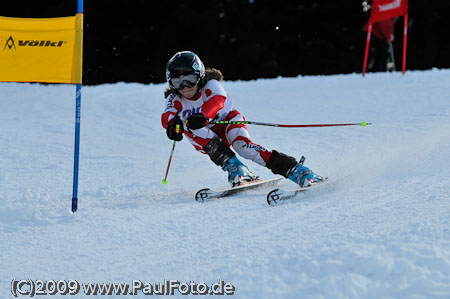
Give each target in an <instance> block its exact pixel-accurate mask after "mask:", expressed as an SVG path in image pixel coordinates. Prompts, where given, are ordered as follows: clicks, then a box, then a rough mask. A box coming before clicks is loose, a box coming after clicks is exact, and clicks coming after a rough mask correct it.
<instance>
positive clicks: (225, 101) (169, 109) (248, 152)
mask: <svg viewBox="0 0 450 299" xmlns="http://www.w3.org/2000/svg"><path fill="white" fill-rule="evenodd" d="M199 112H202V113H203V114H204V115H205V116H206V117H207V118H208V119H209V120H214V121H222V120H226V121H243V120H245V118H244V117H243V116H242V115H241V114H240V113H239V111H237V110H234V109H233V105H232V100H231V98H230V97H229V96H228V94H227V93H226V91H225V89H224V88H223V86H222V84H221V83H220V82H219V81H217V80H215V79H212V80H209V81H208V82H207V83H206V84H205V86H204V87H203V88H201V89H200V90H199V91H198V92H197V95H196V96H195V97H194V98H193V99H187V98H185V97H183V96H182V95H176V94H170V95H169V96H168V97H167V99H166V108H165V110H164V112H163V114H162V116H161V123H162V126H163V127H164V128H167V123H168V122H169V121H170V120H171V119H172V118H173V117H174V116H175V115H176V114H178V115H179V116H180V118H181V120H182V121H183V124H184V136H186V137H187V139H188V140H189V141H190V142H191V143H192V145H193V146H194V147H195V149H196V150H197V151H199V152H202V153H204V154H206V153H205V152H204V151H203V150H202V149H203V147H204V146H205V145H206V144H207V143H208V142H209V141H210V140H211V139H212V138H213V137H215V136H218V137H220V138H221V139H222V140H223V141H224V142H226V143H227V144H228V145H229V146H230V145H231V146H232V147H233V149H234V150H235V151H236V152H237V153H238V154H239V155H240V156H242V157H243V158H245V159H249V160H252V161H254V162H256V163H258V164H259V165H261V166H266V162H267V161H268V160H269V158H270V155H271V154H272V151H271V150H268V149H266V148H265V147H263V146H261V145H258V144H255V143H253V142H252V141H251V140H250V136H249V134H248V131H247V127H246V126H245V125H243V124H238V125H220V124H219V125H207V126H205V127H203V128H200V129H197V130H189V129H188V128H187V127H186V120H187V118H188V117H189V116H190V115H191V114H193V113H199Z"/></svg>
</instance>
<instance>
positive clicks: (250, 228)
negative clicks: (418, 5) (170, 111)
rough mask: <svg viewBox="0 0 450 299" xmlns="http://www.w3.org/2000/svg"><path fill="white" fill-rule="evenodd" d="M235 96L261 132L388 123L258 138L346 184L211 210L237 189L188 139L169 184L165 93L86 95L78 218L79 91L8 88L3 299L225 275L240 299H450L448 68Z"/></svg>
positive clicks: (131, 90)
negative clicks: (17, 285) (56, 287)
mask: <svg viewBox="0 0 450 299" xmlns="http://www.w3.org/2000/svg"><path fill="white" fill-rule="evenodd" d="M224 85H225V88H226V89H227V90H228V92H229V94H230V95H231V96H232V97H233V100H234V106H235V107H236V108H237V109H238V110H240V111H241V112H243V114H244V115H245V116H246V118H247V120H254V121H263V122H276V123H286V124H299V123H300V124H301V123H306V124H308V123H339V122H361V121H368V122H372V123H373V125H372V126H370V127H367V128H364V127H336V128H307V129H291V128H271V127H261V126H249V131H250V134H251V136H252V138H253V140H254V141H255V142H256V143H259V144H262V145H265V146H266V147H269V148H273V149H277V150H279V151H282V152H285V153H287V154H291V155H294V156H297V157H300V156H301V155H304V156H305V157H306V162H305V165H307V166H309V167H310V168H312V169H313V170H315V171H316V172H318V173H319V174H322V175H324V176H328V177H329V178H330V181H334V182H335V183H334V184H331V187H329V188H324V190H322V191H321V192H319V188H318V189H317V192H312V191H311V192H310V193H309V194H307V195H306V196H304V197H301V198H299V199H297V200H295V201H292V202H289V203H287V204H284V205H279V206H276V207H269V206H268V205H267V204H266V202H265V194H266V192H267V190H256V191H252V192H249V193H247V194H242V195H237V196H234V197H230V198H227V199H223V200H219V201H214V202H210V203H206V204H199V203H196V202H195V201H194V200H193V196H194V194H195V191H196V190H197V189H199V188H203V187H221V186H225V185H226V184H227V183H226V174H225V173H224V172H223V171H222V170H221V169H220V168H218V167H217V166H215V165H214V164H213V163H211V162H210V160H209V158H208V157H207V156H205V155H201V154H199V153H196V152H195V151H194V149H193V147H192V146H191V145H190V144H189V143H188V142H187V141H186V140H183V141H182V142H180V143H177V145H176V149H175V154H174V158H173V161H172V166H171V169H170V173H169V177H168V181H169V183H168V184H167V185H162V184H161V179H162V178H163V177H164V173H165V170H166V166H167V162H168V158H169V153H170V149H171V146H172V142H171V141H170V140H168V139H167V137H166V135H165V132H164V130H163V129H162V128H161V125H160V114H161V112H162V110H163V106H164V100H163V98H162V92H163V90H164V85H163V84H157V85H143V84H124V83H118V84H111V85H101V86H95V87H84V88H83V99H82V106H81V109H82V111H81V149H80V153H81V156H80V177H79V210H78V211H77V212H76V213H75V214H72V213H71V212H70V202H71V197H72V175H73V174H72V172H73V140H74V116H75V112H74V108H75V103H74V93H75V91H74V87H73V86H66V85H40V84H14V83H10V84H6V83H0V97H1V99H0V298H10V297H12V294H11V281H12V280H13V279H17V280H21V279H33V280H44V281H48V280H56V281H59V280H67V281H69V280H77V281H78V282H80V283H82V282H99V283H102V282H116V283H120V282H123V283H130V284H131V283H132V281H133V280H141V281H142V282H151V283H160V282H164V280H165V279H170V280H178V281H180V282H190V281H195V282H196V283H202V282H204V283H206V284H208V285H211V284H213V283H216V282H219V280H223V281H224V282H227V283H232V284H233V285H234V287H235V294H234V297H238V298H281V297H283V298H450V70H432V71H424V72H418V71H415V72H407V73H406V75H401V74H399V73H377V74H368V75H367V76H366V77H365V78H362V77H361V76H360V75H356V74H352V75H335V76H314V77H298V78H278V79H271V80H267V79H266V80H256V81H250V82H225V83H224ZM247 165H249V166H250V168H251V169H252V170H253V171H254V172H256V173H257V174H259V175H260V176H261V177H263V178H270V177H272V175H271V173H270V171H268V170H266V169H265V168H262V167H260V166H258V165H256V164H255V163H253V162H250V161H249V162H248V163H247ZM281 186H284V187H289V188H290V187H294V186H295V185H294V184H293V183H291V182H289V181H283V183H282V184H281ZM325 189H326V190H325ZM176 294H178V295H179V293H176ZM86 296H87V295H85V294H83V291H82V290H80V292H79V294H78V296H75V297H79V298H84V297H86ZM139 296H143V294H142V293H138V296H131V295H128V296H117V297H120V298H126V297H129V298H135V297H139ZM19 297H20V296H19ZM25 297H27V296H25ZM61 297H67V296H61ZM70 297H72V296H70ZM107 297H109V298H112V297H115V296H113V295H111V296H107Z"/></svg>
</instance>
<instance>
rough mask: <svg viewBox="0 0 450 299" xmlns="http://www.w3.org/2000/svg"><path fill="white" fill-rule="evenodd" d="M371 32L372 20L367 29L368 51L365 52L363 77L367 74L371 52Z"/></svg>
mask: <svg viewBox="0 0 450 299" xmlns="http://www.w3.org/2000/svg"><path fill="white" fill-rule="evenodd" d="M371 34H372V22H369V28H368V29H367V40H366V51H365V53H364V64H363V72H362V75H363V77H364V75H365V74H366V67H367V56H368V54H369V45H370V35H371Z"/></svg>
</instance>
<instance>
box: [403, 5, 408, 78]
mask: <svg viewBox="0 0 450 299" xmlns="http://www.w3.org/2000/svg"><path fill="white" fill-rule="evenodd" d="M403 17H404V19H405V23H404V25H403V63H402V72H403V74H405V70H406V37H407V35H408V12H406V14H405V15H404V16H403Z"/></svg>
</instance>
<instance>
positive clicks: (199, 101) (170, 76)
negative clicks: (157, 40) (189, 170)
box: [161, 51, 323, 187]
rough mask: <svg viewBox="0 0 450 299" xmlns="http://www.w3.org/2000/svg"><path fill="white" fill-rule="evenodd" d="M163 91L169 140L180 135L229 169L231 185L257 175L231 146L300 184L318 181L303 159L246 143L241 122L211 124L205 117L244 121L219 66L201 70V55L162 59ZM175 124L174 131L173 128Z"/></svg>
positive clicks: (164, 122) (246, 156)
mask: <svg viewBox="0 0 450 299" xmlns="http://www.w3.org/2000/svg"><path fill="white" fill-rule="evenodd" d="M166 78H167V82H168V83H169V87H168V88H167V89H166V90H165V92H164V96H165V98H166V108H165V110H164V112H163V114H162V116H161V122H162V126H163V127H164V128H165V129H166V133H167V136H168V137H169V139H171V140H175V141H181V140H182V139H183V134H184V136H186V137H187V139H188V140H189V141H190V142H191V144H192V145H193V146H194V147H195V149H196V150H197V151H199V152H202V153H204V154H207V155H209V157H210V158H211V160H212V161H213V162H214V163H215V164H216V165H218V166H220V167H222V169H223V170H224V171H227V172H228V181H229V182H230V184H231V185H232V186H237V185H239V184H241V183H242V182H248V181H253V180H256V179H257V177H256V176H255V175H254V174H253V173H252V172H251V171H250V170H249V169H248V167H247V166H245V165H244V164H243V163H242V162H241V161H240V160H239V159H238V158H237V156H236V154H235V153H234V152H233V151H232V150H231V148H230V147H232V148H233V149H234V151H236V153H238V154H239V155H240V156H241V157H243V158H245V159H249V160H252V161H254V162H256V163H257V164H259V165H261V166H265V167H267V168H269V169H270V170H271V171H272V172H273V173H275V174H280V175H282V176H284V177H286V178H288V179H290V180H292V181H293V182H295V183H297V184H298V185H300V187H307V186H309V185H311V184H314V183H316V182H318V181H321V180H323V178H322V177H321V176H319V175H316V174H315V173H314V172H312V171H311V170H310V169H309V168H307V167H305V166H303V161H301V162H297V160H296V159H295V158H293V157H291V156H288V155H285V154H283V153H281V152H278V151H276V150H269V149H267V148H265V147H263V146H261V145H259V144H256V143H254V142H252V141H251V139H250V136H249V134H248V131H247V127H246V126H245V125H244V124H228V125H221V124H217V125H213V124H209V122H210V121H212V120H214V121H243V120H244V117H243V115H242V114H241V113H240V112H239V111H237V110H235V109H234V108H233V103H232V100H231V98H230V97H229V96H228V94H227V92H226V91H225V89H224V88H223V86H222V84H221V83H220V81H221V80H222V79H223V75H222V73H221V72H220V71H219V70H216V69H213V68H208V69H205V66H204V65H203V63H202V61H201V60H200V58H199V57H198V56H197V55H196V54H194V53H193V52H190V51H183V52H178V53H176V54H175V55H174V56H173V57H172V58H171V59H170V60H169V61H168V63H167V66H166ZM177 125H178V128H179V129H176V128H177Z"/></svg>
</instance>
